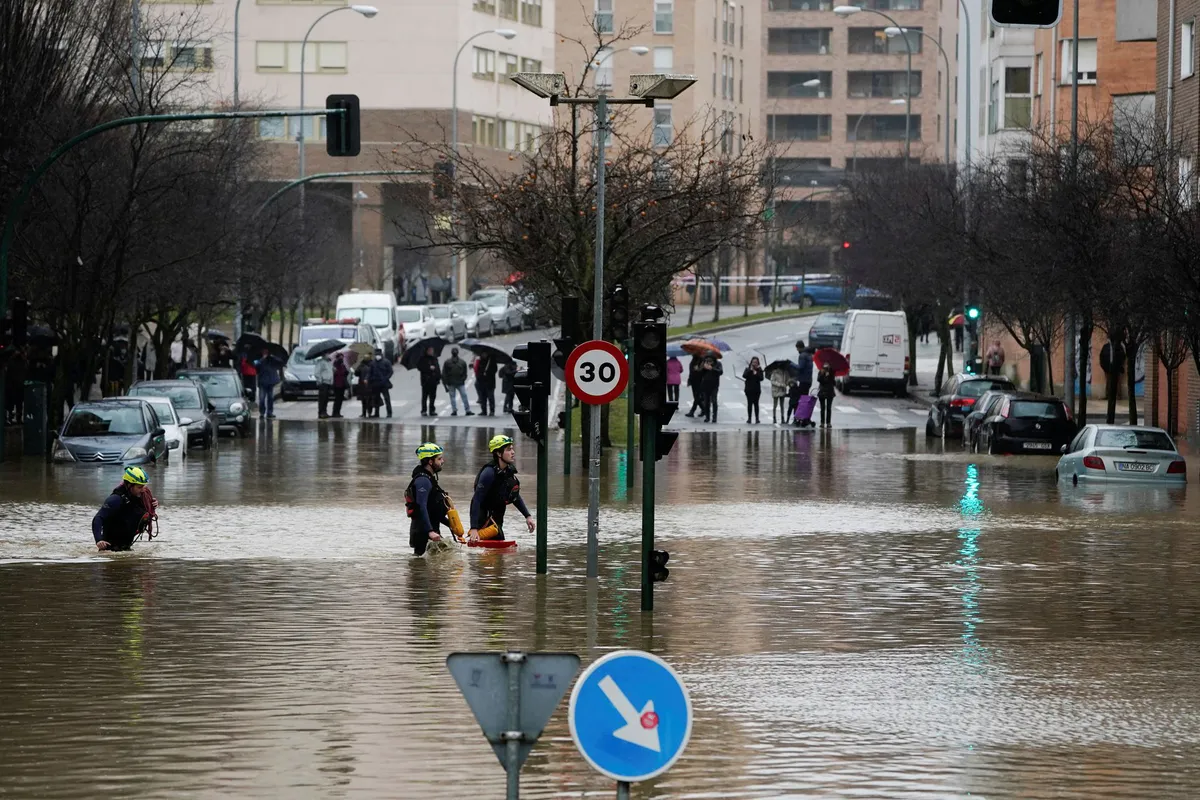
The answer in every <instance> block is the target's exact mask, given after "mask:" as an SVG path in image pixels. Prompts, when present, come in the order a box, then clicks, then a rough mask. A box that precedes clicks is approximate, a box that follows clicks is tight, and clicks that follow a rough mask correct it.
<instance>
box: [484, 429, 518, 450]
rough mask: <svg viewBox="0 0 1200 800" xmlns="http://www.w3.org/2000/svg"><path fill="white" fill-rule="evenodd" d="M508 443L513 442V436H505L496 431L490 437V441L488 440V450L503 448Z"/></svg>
mask: <svg viewBox="0 0 1200 800" xmlns="http://www.w3.org/2000/svg"><path fill="white" fill-rule="evenodd" d="M510 444H513V438H512V437H511V436H505V435H504V434H503V433H498V434H496V435H495V436H493V437H492V440H491V441H490V442H488V452H489V453H494V452H496V451H497V450H503V449H504V448H506V447H508V446H509V445H510Z"/></svg>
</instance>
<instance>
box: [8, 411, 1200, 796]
mask: <svg viewBox="0 0 1200 800" xmlns="http://www.w3.org/2000/svg"><path fill="white" fill-rule="evenodd" d="M489 433H490V431H487V430H484V429H453V430H451V429H448V428H442V429H440V430H436V431H435V430H434V429H432V428H422V427H418V426H406V427H400V426H394V427H388V426H370V425H364V426H357V425H349V424H347V425H324V426H322V427H320V428H318V427H317V426H316V425H314V424H310V423H278V424H276V425H275V426H273V427H272V428H270V429H269V433H267V432H263V433H262V434H261V435H260V436H259V437H258V438H256V439H252V440H249V441H242V442H239V441H223V442H222V443H221V445H220V447H219V450H218V452H217V453H215V454H213V455H204V454H200V453H198V452H197V453H195V456H194V457H193V458H190V459H188V461H187V462H186V463H182V464H181V463H174V464H171V465H170V466H167V467H163V468H157V469H155V470H153V481H154V487H155V490H156V493H157V494H158V496H159V498H160V500H161V501H162V503H163V511H162V530H163V533H162V536H161V538H159V539H158V540H156V541H154V542H152V543H144V542H143V543H140V544H139V545H137V546H136V549H135V550H134V551H133V552H131V553H122V554H106V555H99V554H97V553H96V552H95V550H94V548H93V547H92V546H91V537H90V535H89V529H88V528H89V520H90V517H91V515H92V513H93V512H94V510H95V507H96V506H97V505H98V504H99V502H100V500H101V499H102V497H103V496H104V495H105V494H106V493H107V491H108V490H109V489H111V488H112V486H113V485H114V484H115V483H116V482H117V480H118V472H117V471H115V470H113V469H111V468H110V469H107V470H102V469H86V468H77V467H66V468H63V467H51V466H48V465H45V464H42V463H35V462H28V461H27V462H23V463H20V464H4V465H0V603H2V605H3V609H4V611H3V614H0V675H3V680H2V681H0V796H5V797H21V798H24V797H39V798H88V799H89V800H91V799H93V798H128V797H162V798H196V797H218V796H222V797H239V798H257V797H288V798H310V797H311V798H339V797H351V796H353V797H380V798H384V797H388V798H391V797H404V798H468V797H472V798H475V797H477V798H494V797H502V796H503V791H504V780H503V772H502V770H501V769H500V767H499V765H498V763H497V761H496V759H495V756H494V755H493V754H492V751H491V749H490V748H489V747H488V745H487V744H486V743H485V741H484V740H483V738H482V736H481V735H480V732H479V729H478V727H477V726H476V724H475V722H474V720H473V718H472V716H471V713H470V711H469V710H468V708H467V706H466V704H465V702H464V701H463V700H462V699H461V697H460V696H459V694H458V691H457V688H456V686H455V684H454V683H453V681H452V680H451V678H450V677H449V674H448V673H447V671H446V668H445V664H444V662H445V658H446V655H447V654H449V653H451V652H454V651H457V650H500V649H504V648H525V649H533V650H566V651H574V652H577V653H579V654H580V655H581V656H582V657H583V658H584V661H585V663H586V662H587V661H589V660H591V659H594V658H596V657H598V656H599V655H601V654H603V653H604V652H607V651H609V650H611V649H614V648H638V649H646V650H651V651H653V652H655V653H657V654H659V655H661V656H662V657H664V658H665V659H667V660H668V661H669V662H670V663H671V664H672V665H673V666H674V667H675V668H676V669H677V670H678V671H679V672H680V673H681V674H682V676H683V677H684V679H685V680H686V681H687V683H688V685H689V686H690V689H691V693H692V700H693V704H694V707H695V711H696V726H695V731H694V733H693V736H692V740H691V743H690V745H689V748H688V750H687V752H686V754H685V755H684V757H683V758H682V759H681V760H680V761H679V762H678V763H677V764H676V766H675V767H674V768H673V769H672V770H671V771H670V772H668V773H666V774H665V775H663V776H662V777H660V778H659V779H657V780H655V781H652V782H650V783H646V784H641V785H638V786H635V788H634V796H635V797H641V798H650V797H654V798H668V797H670V798H718V797H729V798H766V797H772V798H774V797H805V798H831V797H839V798H843V797H844V798H851V797H853V798H963V797H980V798H1080V799H1081V800H1082V799H1083V798H1087V799H1088V800H1096V799H1097V798H1102V799H1103V798H1133V797H1138V798H1195V797H1198V796H1200V766H1197V765H1198V764H1200V663H1198V661H1197V658H1196V654H1197V652H1200V642H1198V641H1197V640H1198V638H1200V523H1198V522H1197V520H1198V519H1200V516H1198V515H1197V511H1198V510H1200V508H1198V506H1200V489H1197V488H1196V487H1194V486H1193V487H1191V488H1190V489H1189V490H1176V491H1171V492H1167V491H1155V490H1124V491H1121V492H1105V491H1103V490H1100V491H1097V490H1084V489H1070V488H1068V487H1063V488H1061V489H1060V488H1059V487H1057V486H1055V485H1054V482H1053V479H1052V476H1051V473H1052V471H1053V463H1054V460H1053V459H1052V458H1051V459H1045V458H1042V459H1039V458H1023V457H1022V458H1007V459H1000V458H989V457H976V458H969V457H967V456H965V455H962V454H960V453H958V452H954V453H949V454H942V453H941V452H940V447H941V445H940V443H930V444H928V445H927V444H926V442H925V440H924V438H923V437H919V436H916V435H915V434H914V432H911V431H907V432H840V431H839V432H835V433H833V434H832V435H825V436H822V435H821V434H820V433H816V434H814V433H796V432H792V431H774V430H763V431H760V432H755V433H744V432H738V433H725V434H716V433H714V434H695V435H689V436H684V437H681V439H680V442H679V444H678V445H677V451H678V452H677V453H675V454H672V457H671V458H670V459H669V460H667V461H665V462H663V463H662V464H661V465H660V467H659V470H660V471H659V497H658V521H657V531H658V536H659V542H660V543H661V545H662V547H664V548H665V549H667V550H669V551H670V553H671V561H670V568H671V577H670V580H669V581H668V582H667V583H666V584H660V585H659V586H658V589H657V592H656V610H655V612H654V613H653V614H652V615H644V614H642V613H641V612H640V611H639V610H638V608H639V594H638V591H639V587H638V567H637V552H638V550H637V548H638V543H639V513H640V498H639V496H638V493H637V490H636V489H635V490H634V491H633V492H631V493H627V492H626V490H625V489H624V483H623V480H621V478H622V476H623V472H622V470H623V465H622V463H621V460H620V458H619V457H616V458H613V459H610V460H609V461H607V462H606V476H605V485H604V507H603V518H602V524H603V533H602V561H601V568H602V575H601V578H600V580H599V582H598V583H597V584H596V585H594V586H592V587H590V588H589V586H588V582H587V581H586V580H585V579H584V577H583V570H584V560H585V545H584V530H585V520H586V509H585V504H586V496H587V492H586V478H585V476H584V475H582V474H581V470H580V469H579V467H578V466H576V468H575V474H574V475H572V476H570V477H564V476H563V475H562V474H561V472H562V470H561V451H560V450H559V449H558V447H557V446H554V447H552V448H551V457H552V459H553V462H552V463H553V467H552V469H551V486H550V493H551V498H552V505H553V508H552V512H551V515H550V521H551V531H550V575H549V576H547V577H546V578H545V579H539V578H537V576H535V574H534V548H533V538H532V537H531V536H529V535H526V534H524V533H522V534H521V535H520V536H519V537H518V538H519V539H520V542H521V543H520V546H519V548H518V550H517V552H515V553H509V554H500V553H486V552H485V553H478V552H475V551H471V552H469V553H463V552H459V553H451V554H443V555H441V556H438V557H436V558H429V559H413V558H412V557H411V556H410V555H408V553H407V552H406V544H407V524H406V521H405V519H404V512H403V504H402V499H401V494H402V491H403V489H404V486H405V484H406V483H407V480H408V474H409V472H410V471H411V467H412V455H411V454H412V452H413V449H414V448H415V446H416V444H417V443H418V442H420V441H422V440H424V439H426V438H436V437H438V436H440V437H441V438H440V439H439V441H441V442H442V443H443V445H444V446H445V447H446V448H447V451H448V455H449V456H450V464H449V466H448V468H447V470H446V472H445V473H444V474H443V484H444V485H445V486H446V487H447V488H448V489H449V491H450V492H451V493H452V495H454V496H455V497H456V498H458V499H459V501H460V504H462V505H465V503H466V502H467V500H468V497H467V493H468V490H469V487H470V484H471V480H472V478H473V475H474V472H475V470H476V469H477V468H478V466H479V465H480V463H481V461H482V458H481V457H480V455H479V454H480V453H482V452H483V451H484V449H485V448H484V443H485V442H486V439H487V436H488V434H489ZM522 450H523V452H522V453H521V467H522V471H523V473H524V475H525V491H526V494H527V496H528V497H529V498H530V500H531V501H532V497H533V494H534V490H533V479H532V473H533V472H534V462H533V455H534V450H533V448H532V447H531V446H524V447H523V448H522ZM1196 466H1197V464H1193V466H1192V470H1193V474H1195V469H1196ZM612 791H613V785H612V783H611V781H609V780H608V779H606V778H603V777H602V776H599V775H598V774H596V773H594V772H592V771H591V770H590V768H589V767H588V766H587V765H586V763H585V762H584V761H583V759H582V758H581V757H580V756H579V755H578V754H577V753H576V751H575V748H574V746H573V744H572V742H571V740H570V736H569V733H568V729H567V723H566V703H565V701H564V703H563V705H562V706H560V708H559V710H558V712H557V713H556V715H555V716H554V718H553V720H552V721H551V723H550V725H549V727H548V729H547V731H546V734H545V735H544V737H543V738H542V740H541V741H540V742H539V743H538V745H537V747H536V748H535V749H534V751H533V754H532V755H531V756H530V759H529V761H528V762H527V764H526V767H525V769H524V772H523V774H522V793H523V796H524V797H528V798H559V797H564V798H565V797H583V796H589V797H610V796H612Z"/></svg>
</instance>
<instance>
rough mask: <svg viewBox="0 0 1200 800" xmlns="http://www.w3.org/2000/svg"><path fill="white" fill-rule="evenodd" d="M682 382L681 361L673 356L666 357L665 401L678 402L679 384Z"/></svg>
mask: <svg viewBox="0 0 1200 800" xmlns="http://www.w3.org/2000/svg"><path fill="white" fill-rule="evenodd" d="M682 382H683V362H682V361H680V360H679V359H678V358H676V357H675V356H671V357H670V358H668V359H667V402H668V403H678V402H679V384H680V383H682Z"/></svg>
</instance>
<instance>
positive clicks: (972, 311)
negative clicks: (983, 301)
mask: <svg viewBox="0 0 1200 800" xmlns="http://www.w3.org/2000/svg"><path fill="white" fill-rule="evenodd" d="M967 316H968V317H970V318H971V319H979V309H978V308H976V307H974V306H972V307H971V308H968V309H967Z"/></svg>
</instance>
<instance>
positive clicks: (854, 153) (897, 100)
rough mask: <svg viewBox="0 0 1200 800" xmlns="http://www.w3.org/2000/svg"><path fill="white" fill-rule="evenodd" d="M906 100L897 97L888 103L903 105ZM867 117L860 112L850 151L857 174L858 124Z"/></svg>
mask: <svg viewBox="0 0 1200 800" xmlns="http://www.w3.org/2000/svg"><path fill="white" fill-rule="evenodd" d="M906 102H907V100H905V99H903V98H899V97H897V98H895V99H894V100H888V103H887V104H888V105H889V106H902V105H904V104H905V103H906ZM866 118H867V115H866V114H859V115H858V122H856V123H854V134H853V138H854V147H853V149H852V150H851V152H850V168H851V170H852V171H853V172H854V174H856V175H857V174H858V126H859V125H862V121H863V120H864V119H866ZM905 127H906V128H907V127H908V126H907V125H906V126H905ZM905 163H908V161H907V158H906V159H905Z"/></svg>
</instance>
